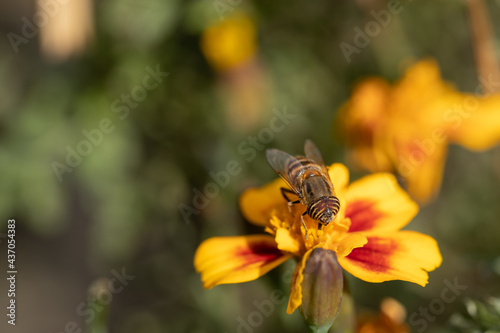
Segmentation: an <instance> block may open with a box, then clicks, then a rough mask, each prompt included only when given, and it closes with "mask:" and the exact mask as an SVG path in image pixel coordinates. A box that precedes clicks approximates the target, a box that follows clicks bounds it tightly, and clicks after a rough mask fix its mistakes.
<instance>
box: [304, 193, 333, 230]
mask: <svg viewBox="0 0 500 333" xmlns="http://www.w3.org/2000/svg"><path fill="white" fill-rule="evenodd" d="M339 208H340V202H339V199H338V198H337V197H335V196H331V197H321V198H318V199H316V200H315V201H313V202H311V203H310V204H309V205H308V206H307V215H309V216H310V217H311V218H312V219H314V220H318V221H320V222H321V223H323V224H328V223H330V222H331V221H332V220H333V218H334V217H335V216H336V215H337V213H338V212H339Z"/></svg>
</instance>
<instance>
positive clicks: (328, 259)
mask: <svg viewBox="0 0 500 333" xmlns="http://www.w3.org/2000/svg"><path fill="white" fill-rule="evenodd" d="M342 290H343V273H342V268H341V266H340V264H339V263H338V261H337V255H336V254H335V252H334V251H331V250H326V249H323V248H320V247H317V248H315V249H313V250H312V252H311V255H310V256H309V258H307V260H306V263H305V267H304V272H303V280H302V304H301V305H300V307H299V309H300V313H301V314H302V318H304V321H305V323H306V325H307V326H308V328H309V330H310V331H311V332H313V333H320V332H328V330H329V329H330V327H331V326H332V324H333V322H334V321H335V319H336V318H337V315H338V314H339V310H340V304H341V302H342Z"/></svg>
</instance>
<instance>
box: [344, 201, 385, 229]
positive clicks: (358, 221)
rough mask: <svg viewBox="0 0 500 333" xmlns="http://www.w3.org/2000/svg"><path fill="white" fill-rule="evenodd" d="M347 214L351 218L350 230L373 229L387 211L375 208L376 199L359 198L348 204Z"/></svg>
mask: <svg viewBox="0 0 500 333" xmlns="http://www.w3.org/2000/svg"><path fill="white" fill-rule="evenodd" d="M345 216H346V217H348V218H350V219H351V227H350V228H349V232H356V231H363V230H370V229H373V227H375V225H376V224H377V222H378V220H379V219H380V218H382V217H384V216H385V213H383V212H381V211H379V210H377V209H376V208H375V202H374V201H370V200H358V201H354V202H350V203H349V204H348V205H347V206H346V209H345Z"/></svg>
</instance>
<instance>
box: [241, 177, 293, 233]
mask: <svg viewBox="0 0 500 333" xmlns="http://www.w3.org/2000/svg"><path fill="white" fill-rule="evenodd" d="M282 187H284V188H288V186H287V185H286V184H285V182H284V181H283V180H281V178H278V179H276V180H274V181H273V182H271V183H269V184H267V185H264V186H263V187H260V188H251V189H248V190H246V191H245V192H243V194H242V195H241V196H240V209H241V212H242V214H243V216H244V217H245V218H246V219H247V220H248V221H249V222H251V223H254V224H256V225H259V226H265V225H266V224H268V223H269V220H270V218H271V216H272V214H271V211H272V210H273V209H275V208H276V206H277V205H280V204H281V205H286V200H285V198H284V197H283V195H282V194H281V190H280V188H282Z"/></svg>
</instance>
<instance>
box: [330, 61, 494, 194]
mask: <svg viewBox="0 0 500 333" xmlns="http://www.w3.org/2000/svg"><path fill="white" fill-rule="evenodd" d="M485 79H486V78H485ZM499 109H500V94H494V95H480V94H475V95H474V94H463V93H460V92H458V91H457V90H456V89H455V88H454V87H453V86H452V85H451V84H449V83H447V82H444V81H443V80H442V79H441V76H440V73H439V68H438V66H437V64H436V62H435V61H432V60H426V61H421V62H418V63H417V64H415V65H414V66H412V67H410V68H409V69H408V70H407V71H406V73H405V75H404V77H403V78H402V79H401V81H399V82H398V83H396V84H395V85H393V86H391V85H389V83H388V82H386V81H385V80H383V79H381V78H368V79H366V80H364V81H362V82H361V83H359V84H358V85H357V86H356V87H355V88H354V91H353V93H352V96H351V98H350V99H349V100H348V101H347V102H346V103H345V104H344V105H343V106H342V107H341V109H340V116H339V117H340V119H339V120H340V123H341V128H342V131H343V132H344V136H345V137H346V139H347V143H348V145H350V146H351V147H353V152H352V157H353V159H354V161H355V162H356V163H357V164H358V165H360V166H362V167H363V168H366V169H368V170H370V171H372V172H380V171H388V172H397V173H398V174H399V175H401V176H402V177H404V179H405V180H406V183H407V187H408V191H409V192H410V194H411V195H412V196H413V197H414V198H416V199H417V200H419V201H420V202H426V201H428V200H429V199H431V198H432V196H433V195H435V194H436V192H437V191H438V189H439V188H440V185H441V178H442V173H443V168H444V162H445V159H446V152H447V146H448V144H449V143H456V144H459V145H462V146H464V147H466V148H468V149H471V150H476V151H477V150H484V149H488V148H490V147H492V146H494V145H496V144H497V143H498V142H499V141H500V112H499V111H498V110H499Z"/></svg>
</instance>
